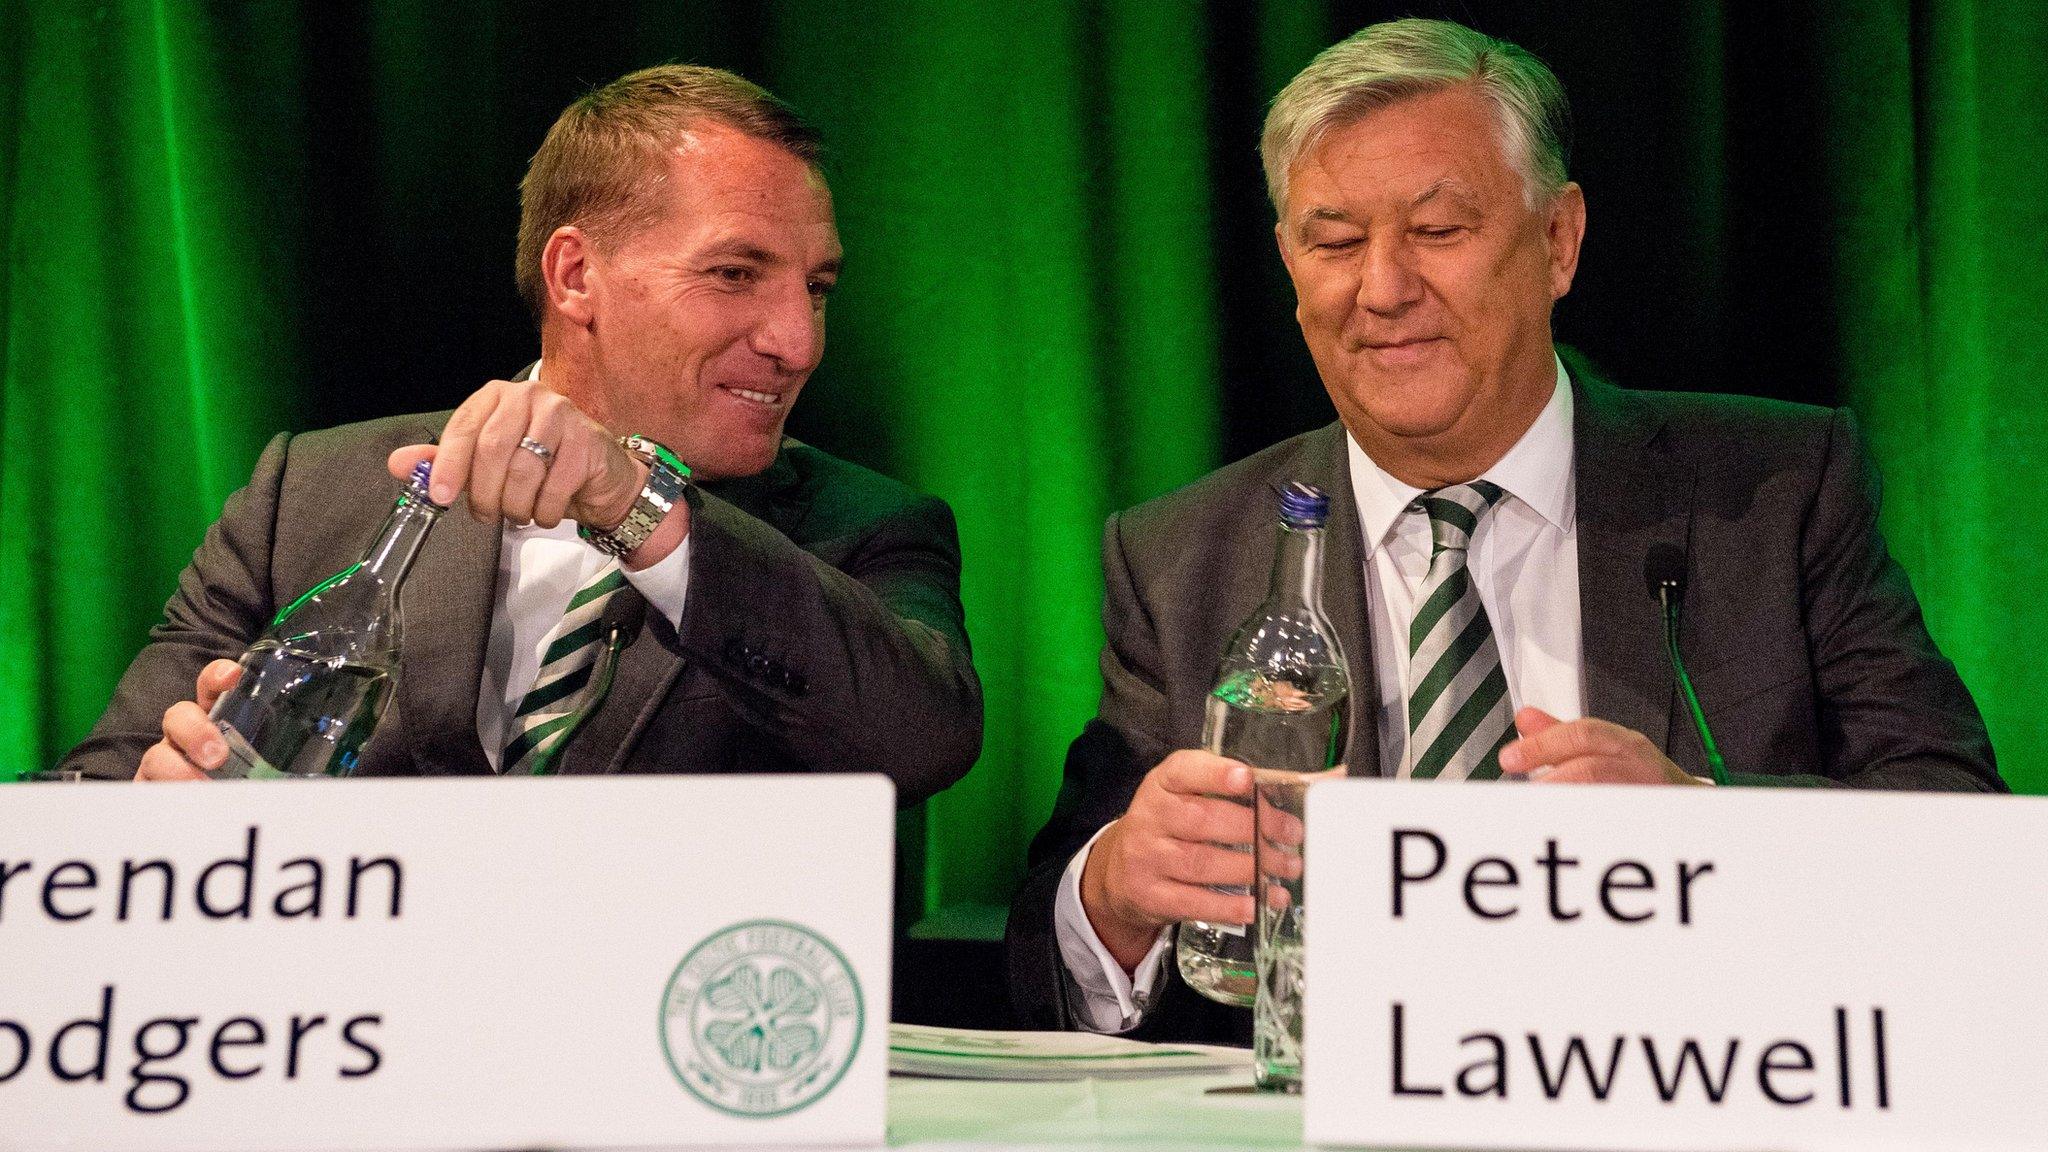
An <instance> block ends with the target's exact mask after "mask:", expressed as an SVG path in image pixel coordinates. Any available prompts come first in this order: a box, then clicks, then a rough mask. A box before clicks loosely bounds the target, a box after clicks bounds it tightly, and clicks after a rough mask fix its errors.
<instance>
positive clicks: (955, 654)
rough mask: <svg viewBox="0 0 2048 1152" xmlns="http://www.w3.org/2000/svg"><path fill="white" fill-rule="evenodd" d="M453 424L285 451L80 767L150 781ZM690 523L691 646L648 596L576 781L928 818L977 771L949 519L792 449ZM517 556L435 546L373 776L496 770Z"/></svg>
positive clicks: (419, 423) (483, 541)
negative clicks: (480, 713) (800, 792)
mask: <svg viewBox="0 0 2048 1152" xmlns="http://www.w3.org/2000/svg"><path fill="white" fill-rule="evenodd" d="M448 416H449V413H446V412H442V413H436V414H433V415H426V416H401V417H393V418H390V419H385V420H377V421H372V422H369V423H365V424H357V425H352V426H349V427H345V428H336V429H332V430H329V431H325V432H314V433H308V434H305V435H300V436H290V435H280V436H278V437H277V438H276V439H274V440H272V441H271V442H270V444H269V446H268V447H267V448H265V449H264V452H263V455H262V458H261V459H260V460H258V461H257V464H256V470H255V474H254V476H253V477H252V478H251V479H250V482H249V485H248V486H247V487H246V488H243V489H242V490H241V491H239V492H237V493H235V495H233V496H231V497H229V499H228V502H227V506H226V508H225V509H224V510H223V511H222V513H221V517H220V519H219V520H218V521H217V522H215V524H214V525H213V527H212V528H210V529H208V531H207V534H206V540H205V543H204V544H202V545H201V546H200V548H199V550H198V552H197V553H195V554H194V555H193V557H192V563H191V564H190V565H189V566H187V567H186V569H185V571H184V573H183V574H182V575H181V576H180V577H179V581H178V591H177V593H176V595H174V596H172V597H171V600H170V603H169V604H168V605H166V607H165V610H164V621H163V623H161V624H159V625H158V626H157V627H156V628H155V629H154V630H153V631H152V632H151V635H150V643H149V645H148V646H147V647H146V648H144V649H143V650H142V653H141V654H140V655H138V656H137V657H136V658H135V662H134V663H133V664H131V665H130V666H129V668H128V671H127V673H126V675H124V676H123V677H122V678H121V683H120V686H119V688H118V689H116V691H115V693H114V698H113V702H112V703H111V704H110V705H108V707H107V711H106V714H105V715H103V716H102V717H100V721H99V723H98V724H97V725H96V726H95V727H94V729H93V732H92V735H91V736H90V737H89V738H88V739H87V740H86V741H85V742H84V743H82V744H80V745H79V746H78V747H77V748H75V749H73V750H72V752H71V754H70V755H69V756H68V757H66V760H65V766H66V767H74V768H83V769H86V770H87V771H88V772H89V773H90V774H92V775H96V776H108V777H118V778H127V777H129V776H132V775H134V773H135V767H136V764H137V762H138V761H139V760H140V759H141V756H142V753H143V751H144V750H145V749H147V748H148V747H149V746H150V745H151V744H153V743H155V742H156V741H157V739H158V738H159V737H160V735H161V724H160V721H161V719H162V716H163V712H164V709H165V708H166V707H168V706H169V705H170V704H172V703H173V702H175V701H178V700H185V699H190V698H191V696H192V693H193V679H194V677H195V676H196V675H197V674H198V672H199V669H200V668H201V667H203V666H204V665H205V664H206V663H207V661H209V660H214V659H217V658H221V657H226V658H229V659H233V658H236V657H238V656H239V655H240V654H241V652H242V650H243V648H244V647H246V646H247V645H248V644H249V642H250V641H251V640H253V639H254V638H255V637H256V636H257V635H258V634H259V633H261V632H262V630H263V629H264V628H265V627H266V626H267V625H268V624H269V623H270V620H271V618H272V616H273V615H275V614H276V612H277V609H278V607H279V606H280V605H283V604H288V603H290V602H291V601H292V599H293V598H294V597H296V596H298V595H299V594H300V593H302V592H304V591H305V590H306V589H307V588H310V587H312V586H313V585H314V584H315V583H317V582H319V581H320V580H322V579H323V578H325V577H327V576H329V575H332V574H333V573H334V572H336V571H338V570H340V569H341V568H343V567H345V566H346V565H347V564H349V563H350V562H352V561H354V560H355V559H356V558H357V557H358V556H359V555H360V554H361V552H362V550H363V549H364V548H365V547H367V546H368V545H369V543H370V541H371V539H372V538H373V537H374V536H375V534H376V531H377V528H378V526H379V525H380V524H381V523H382V522H383V519H384V517H385V516H386V515H387V514H388V513H389V512H390V509H391V504H392V502H393V501H394V500H395V499H396V498H397V495H398V492H399V485H398V483H397V482H396V481H394V480H393V479H392V478H391V476H390V475H389V473H387V472H386V471H385V466H384V460H385V457H386V456H387V455H388V454H389V453H390V452H391V451H392V450H393V449H395V448H398V447H401V446H403V445H406V444H418V443H422V442H424V441H426V440H427V439H429V438H430V437H431V436H433V435H437V434H438V433H439V432H440V430H441V427H442V425H443V424H445V423H446V421H447V419H448ZM690 504H691V514H690V516H691V519H690V586H689V595H688V598H687V600H686V603H685V606H684V610H683V619H682V627H681V629H680V631H678V630H676V629H673V628H671V627H670V626H669V623H668V621H667V620H666V619H664V618H662V616H661V614H660V613H658V612H648V611H647V610H646V607H647V605H646V601H645V600H644V599H642V598H641V596H640V595H639V594H638V593H637V592H635V591H633V590H632V589H631V587H630V586H629V587H628V588H627V589H626V590H625V591H624V592H622V593H621V594H620V595H618V596H615V597H613V598H612V602H611V604H610V605H609V606H608V608H607V611H606V614H605V615H606V619H607V626H609V623H610V622H612V621H616V622H618V623H620V624H621V625H622V626H623V628H624V635H625V637H626V640H627V643H626V645H625V647H624V649H623V650H622V652H621V654H620V658H619V664H618V668H617V672H616V674H615V676H614V679H613V681H612V686H611V690H610V691H609V692H608V693H607V694H606V696H605V699H604V702H603V704H602V706H601V707H600V708H599V709H598V711H597V712H596V713H595V714H594V715H593V716H591V718H590V719H589V720H588V721H587V722H586V723H585V724H584V725H583V726H582V727H581V728H580V729H579V730H578V731H577V733H576V735H575V736H574V738H573V739H572V740H571V741H570V743H569V745H568V747H567V748H566V749H565V751H564V754H563V757H562V759H561V761H560V770H561V771H562V772H564V773H596V772H778V771H848V772H853V771H873V772H885V773H887V774H888V775H889V776H891V777H892V778H894V779H895V781H896V787H897V801H898V803H899V804H901V805H904V806H908V805H910V804H913V803H915V802H917V801H919V800H922V799H924V798H925V797H927V796H930V795H932V794H933V793H935V792H938V791H939V790H940V789H942V788H945V787H946V786H947V785H949V784H951V783H952V782H953V781H955V780H957V779H959V778H960V776H961V775H963V774H964V773H965V772H966V771H967V769H968V768H969V766H971V765H972V764H973V762H974V759H975V757H976V755H977V754H978V753H979V751H980V748H981V686H980V682H979V681H978V680H977V679H976V677H975V673H974V666H973V664H972V663H971V662H970V660H969V658H968V649H967V635H966V632H965V629H964V626H963V624H962V617H961V607H960V546H959V542H958V537H957V534H956V532H955V530H954V525H953V516H952V512H951V511H950V510H948V509H947V507H946V505H945V504H944V503H942V502H940V501H938V500H936V499H933V498H931V497H928V496H923V495H920V494H918V493H916V492H914V491H912V490H911V489H909V488H907V487H905V486H903V485H901V484H898V483H897V482H895V481H893V480H890V479H887V478H886V477H883V476H881V475H878V474H876V473H874V472H870V471H868V470H867V469H864V468H860V467H857V466H855V465H853V464H849V463H847V462H845V461H842V460H838V459H835V458H834V457H832V456H829V455H826V454H825V453H823V452H820V451H818V450H817V449H815V448H811V447H808V446H806V445H803V444H799V443H797V442H796V441H794V440H785V441H784V442H783V445H782V451H781V452H780V454H779V455H778V456H777V457H776V459H775V463H774V465H773V466H772V467H770V468H769V470H768V471H767V472H765V473H762V474H761V475H759V476H754V477H748V478H746V479H742V480H733V481H726V482H722V483H714V484H707V485H704V486H703V488H702V489H700V490H698V491H696V492H694V493H693V494H692V495H691V498H690ZM499 536H500V526H499V525H498V524H490V525H482V524H478V523H477V522H476V520H475V519H474V518H472V517H471V516H470V515H469V512H468V509H467V507H466V505H465V504H464V503H462V502H461V501H458V502H457V504H456V506H455V507H453V508H451V509H449V511H448V512H447V513H446V514H445V515H443V516H442V517H441V519H440V522H439V523H438V524H436V525H435V527H434V529H433V531H432V533H431V534H430V535H429V536H428V538H427V541H426V544H425V545H424V546H423V547H422V548H421V550H420V554H419V558H418V559H417V560H416V561H415V563H414V565H413V569H412V572H411V574H410V575H409V576H408V577H407V579H406V582H405V585H404V588H403V591H402V592H401V594H400V603H401V606H402V607H401V611H402V612H403V628H404V634H403V638H402V640H401V651H400V654H399V685H398V691H397V692H396V694H395V699H394V701H393V703H392V705H391V708H390V710H389V711H388V712H387V713H386V714H385V718H384V722H383V724H382V726H381V727H380V728H379V729H378V731H377V733H376V735H375V736H374V737H373V738H372V739H371V741H370V743H369V745H368V747H367V748H366V750H365V753H364V758H363V762H362V765H361V767H360V768H359V769H358V771H359V773H360V774H366V775H370V774H374V775H391V774H412V773H485V772H488V771H489V765H488V763H487V761H486V760H485V759H484V752H483V748H482V746H481V745H480V744H479V742H478V740H477V732H476V705H477V691H478V679H479V676H480V674H481V670H482V668H483V661H484V652H485V647H486V643H487V641H488V638H489V633H490V622H491V614H492V610H493V608H494V606H495V605H496V603H497V595H496V589H495V586H494V585H495V580H496V574H497V568H498V545H499Z"/></svg>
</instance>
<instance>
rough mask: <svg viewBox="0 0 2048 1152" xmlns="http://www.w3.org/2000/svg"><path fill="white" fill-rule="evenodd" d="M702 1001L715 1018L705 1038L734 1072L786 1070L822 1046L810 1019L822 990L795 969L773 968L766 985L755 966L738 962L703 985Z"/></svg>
mask: <svg viewBox="0 0 2048 1152" xmlns="http://www.w3.org/2000/svg"><path fill="white" fill-rule="evenodd" d="M704 1001H705V1003H706V1004H707V1005H708V1006H709V1007H710V1009H711V1011H712V1012H713V1013H714V1014H715V1015H714V1016H713V1018H712V1019H711V1020H710V1021H709V1022H708V1023H707V1024H706V1025H705V1026H704V1038H705V1039H706V1040H708V1041H710V1042H711V1046H712V1048H713V1049H714V1050H716V1051H717V1053H718V1055H719V1058H720V1059H722V1060H724V1061H725V1063H726V1066H727V1067H729V1068H731V1069H732V1070H733V1071H735V1072H746V1073H752V1074H755V1075H758V1074H760V1072H761V1071H762V1070H763V1069H764V1068H766V1069H768V1070H770V1071H775V1072H786V1071H788V1070H789V1069H791V1068H794V1067H796V1066H797V1065H798V1064H801V1063H803V1062H804V1061H805V1060H808V1059H810V1058H811V1057H812V1056H815V1055H817V1053H818V1052H819V1051H821V1050H822V1049H823V1048H824V1037H822V1036H821V1035H820V1034H819V1032H818V1029H817V1028H816V1026H814V1025H813V1024H812V1023H811V1021H810V1019H809V1017H810V1016H811V1015H812V1014H813V1013H815V1012H816V1011H817V1010H818V990H817V989H816V988H815V987H813V986H812V984H811V982H810V981H809V980H808V979H807V978H806V977H805V976H804V975H803V974H802V973H800V972H798V971H796V970H795V969H793V968H789V967H785V966H783V965H779V964H778V965H776V966H774V967H773V968H771V969H770V970H769V972H768V981H767V985H766V987H763V986H762V982H761V974H760V973H759V972H758V971H757V970H756V969H755V967H754V966H753V965H752V964H740V965H739V966H737V967H736V968H735V969H734V970H733V971H732V972H731V973H730V974H729V975H727V976H725V977H724V978H723V979H720V980H716V981H713V982H712V983H711V984H709V985H707V986H706V987H705V989H704Z"/></svg>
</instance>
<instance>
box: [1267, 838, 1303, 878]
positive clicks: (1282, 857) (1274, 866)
mask: <svg viewBox="0 0 2048 1152" xmlns="http://www.w3.org/2000/svg"><path fill="white" fill-rule="evenodd" d="M1258 866H1259V875H1261V876H1264V877H1265V878H1266V879H1268V880H1286V881H1294V880H1299V879H1301V874H1302V872H1303V871H1305V870H1306V869H1305V862H1304V858H1303V856H1302V854H1301V852H1300V851H1299V850H1297V849H1295V848H1294V847H1292V846H1290V845H1285V844H1273V843H1270V842H1269V843H1267V844H1265V845H1264V846H1263V847H1262V848H1261V850H1260V852H1259V859H1258Z"/></svg>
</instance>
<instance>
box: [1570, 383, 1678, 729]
mask: <svg viewBox="0 0 2048 1152" xmlns="http://www.w3.org/2000/svg"><path fill="white" fill-rule="evenodd" d="M1568 366H1569V367H1570V369H1571V374H1572V379H1573V381H1574V384H1575V385H1576V388H1575V396H1574V400H1575V409H1576V415H1575V418H1574V420H1573V441H1574V446H1573V450H1572V455H1573V471H1574V474H1575V478H1576V484H1577V489H1578V492H1577V516H1578V529H1579V623H1580V632H1581V635H1582V637H1583V639H1582V647H1581V660H1582V665H1583V668H1584V673H1585V684H1586V715H1588V716H1593V717H1598V718H1599V719H1602V720H1610V721H1613V722H1614V723H1616V724H1620V725H1622V726H1623V727H1626V728H1633V729H1635V730H1636V731H1638V732H1641V733H1642V734H1643V735H1645V736H1647V737H1649V739H1650V742H1651V743H1653V744H1655V745H1656V746H1657V747H1659V748H1662V749H1665V750H1666V751H1667V752H1668V751H1669V749H1670V746H1671V711H1672V701H1673V695H1672V694H1673V692H1674V691H1675V689H1674V687H1673V685H1672V680H1671V670H1670V667H1669V665H1668V663H1667V662H1666V659H1665V655H1664V621H1663V616H1662V614H1661V612H1660V610H1659V608H1658V605H1657V601H1656V599H1655V598H1654V597H1653V596H1652V595H1651V594H1650V591H1649V588H1648V585H1647V584H1646V583H1645V581H1644V577H1643V562H1644V559H1645V558H1646V557H1647V556H1648V555H1649V552H1650V549H1651V547H1652V546H1654V545H1657V544H1669V545H1671V546H1672V547H1675V548H1677V549H1679V550H1680V551H1681V552H1683V551H1684V550H1685V547H1686V543H1687V540H1688V539H1689V537H1690V535H1691V528H1692V503H1693V473H1692V470H1691V468H1689V467H1686V466H1684V465H1681V464H1680V463H1678V462H1677V461H1675V460H1673V459H1672V458H1671V456H1670V454H1669V453H1668V452H1667V451H1666V450H1665V447H1664V445H1663V442H1662V438H1661V433H1662V432H1663V428H1664V423H1663V420H1662V418H1661V417H1660V416H1659V415H1657V414H1656V413H1655V412H1654V411H1652V410H1650V409H1649V406H1648V405H1646V404H1644V403H1643V402H1642V401H1641V400H1639V399H1637V398H1635V397H1633V396H1631V395H1630V394H1629V393H1627V392H1624V391H1622V390H1621V389H1619V388H1616V387H1614V386H1613V385H1611V384H1608V383H1606V382H1604V381H1602V380H1600V379H1599V378H1598V377H1597V376H1595V375H1594V374H1593V372H1592V370H1591V369H1590V368H1589V367H1588V366H1586V365H1585V364H1583V362H1580V361H1577V360H1572V361H1568Z"/></svg>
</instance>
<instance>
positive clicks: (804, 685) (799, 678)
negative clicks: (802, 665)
mask: <svg viewBox="0 0 2048 1152" xmlns="http://www.w3.org/2000/svg"><path fill="white" fill-rule="evenodd" d="M782 686H783V688H784V689H786V690H787V691H788V692H789V694H790V695H791V696H801V695H803V694H804V691H805V690H806V689H808V688H809V687H810V686H811V684H810V681H808V680H805V679H804V674H803V673H801V672H792V671H789V670H788V669H784V670H783V673H782Z"/></svg>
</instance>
